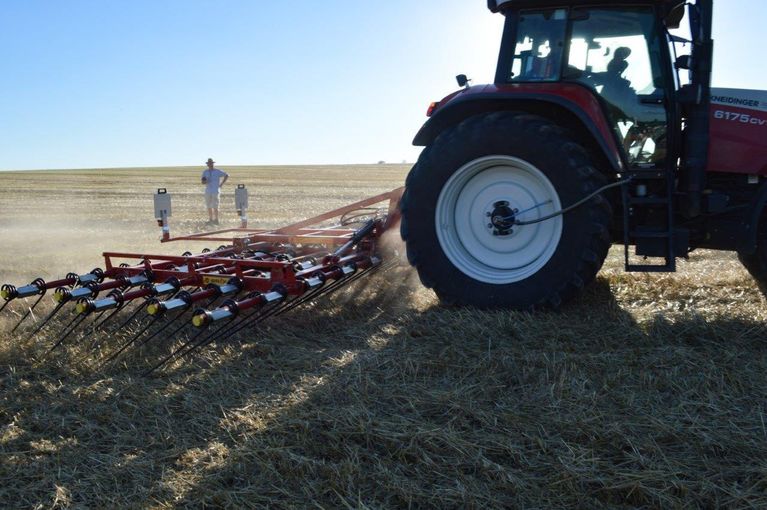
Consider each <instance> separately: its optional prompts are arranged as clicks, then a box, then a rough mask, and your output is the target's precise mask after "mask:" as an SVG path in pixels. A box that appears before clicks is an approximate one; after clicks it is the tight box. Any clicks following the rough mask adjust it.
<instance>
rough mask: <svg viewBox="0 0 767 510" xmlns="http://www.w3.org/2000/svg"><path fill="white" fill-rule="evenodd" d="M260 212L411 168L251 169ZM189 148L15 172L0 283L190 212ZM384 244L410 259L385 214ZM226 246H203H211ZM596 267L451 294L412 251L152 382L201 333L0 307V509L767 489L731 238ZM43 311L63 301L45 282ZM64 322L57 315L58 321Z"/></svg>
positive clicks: (757, 320)
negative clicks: (444, 300) (559, 279)
mask: <svg viewBox="0 0 767 510" xmlns="http://www.w3.org/2000/svg"><path fill="white" fill-rule="evenodd" d="M221 167H222V168H223V169H225V170H226V171H228V172H230V174H231V178H230V181H229V182H228V183H227V188H226V189H225V190H224V196H223V197H222V214H223V216H222V220H223V223H224V225H225V226H232V227H234V226H236V225H237V221H238V220H237V216H236V214H235V213H234V211H233V201H232V197H231V194H232V190H233V188H234V186H235V185H236V184H239V183H243V184H246V185H247V187H248V189H249V191H250V211H249V218H250V224H251V226H254V227H264V228H267V227H268V228H272V227H277V226H280V225H285V224H288V223H290V222H294V221H297V220H300V219H303V218H305V217H308V216H313V215H315V214H317V213H320V212H323V211H326V210H330V209H333V208H335V207H339V206H342V205H345V204H347V203H350V202H354V201H357V200H360V199H363V198H365V197H367V196H371V195H375V194H378V193H382V192H385V191H389V190H391V189H394V188H397V187H399V186H402V185H403V183H404V180H405V176H406V174H407V172H408V170H409V168H410V165H409V164H384V165H379V164H370V165H306V166H287V167H275V166H242V167H233V166H227V165H221ZM201 171H202V167H166V168H143V167H142V168H137V169H90V170H87V169H86V170H70V171H67V170H32V171H30V170H25V171H17V172H3V177H4V187H3V188H2V189H0V242H2V243H3V244H2V249H1V250H0V283H6V282H8V283H13V284H16V285H18V284H25V283H28V282H29V281H31V280H32V279H33V278H36V277H43V278H45V279H46V280H49V279H55V278H59V277H62V276H63V275H64V274H66V273H68V272H70V271H73V272H87V271H89V270H90V269H92V268H93V267H97V266H101V265H102V264H103V261H102V259H101V255H100V254H101V252H103V251H137V252H141V253H172V254H180V253H181V252H182V251H185V250H190V251H195V252H199V251H200V249H201V248H203V247H205V246H204V245H200V244H196V245H195V244H194V243H185V242H179V243H175V242H174V243H165V244H161V243H159V237H160V229H159V228H158V227H157V225H156V223H155V221H154V218H153V207H152V194H153V193H154V191H155V190H156V189H157V188H162V187H164V188H167V189H168V191H169V192H171V193H172V196H173V216H172V218H171V233H173V234H184V233H188V232H190V231H195V230H198V229H201V228H203V226H204V225H203V224H204V221H205V219H206V217H205V211H204V207H203V202H202V190H201V186H200V185H199V183H198V182H199V173H201ZM393 234H394V235H392V236H391V240H390V246H389V249H388V251H387V252H386V253H387V256H388V257H391V258H396V259H398V260H400V261H401V260H402V249H403V248H402V246H401V243H400V242H399V241H398V239H399V237H398V234H397V233H396V232H394V233H393ZM208 247H209V248H214V247H213V246H208ZM622 263H623V261H622V250H621V247H617V246H616V247H613V249H612V250H611V252H610V254H609V255H608V259H607V261H606V263H605V266H604V267H603V269H602V271H601V272H600V273H599V275H598V277H597V280H596V282H594V284H592V285H590V286H588V287H587V288H586V289H585V291H584V292H583V294H582V295H581V296H580V297H579V298H577V299H576V300H575V301H574V302H572V303H569V304H567V305H565V306H563V307H562V309H561V310H559V311H556V312H543V313H538V314H528V313H518V312H509V311H503V310H492V311H482V310H476V309H471V308H450V307H446V306H443V305H441V304H440V303H439V302H438V300H437V299H436V298H435V296H434V295H433V293H432V292H431V291H429V290H428V289H425V288H423V287H422V286H420V284H419V282H418V277H417V275H415V274H414V272H413V271H412V270H411V269H410V268H409V267H408V266H407V265H406V264H404V263H402V264H400V265H398V266H397V267H395V268H393V269H391V270H389V271H387V272H383V273H380V274H376V275H374V276H372V277H370V278H369V279H367V280H364V279H363V280H361V281H360V282H359V283H356V284H355V285H354V286H352V287H349V288H347V289H345V290H343V291H341V292H338V293H336V294H333V296H331V297H330V298H328V299H327V300H324V301H318V302H316V303H315V302H312V303H309V304H307V305H305V306H303V307H300V308H298V309H296V310H294V311H291V313H289V314H285V315H284V316H280V317H275V318H274V319H273V320H270V321H268V322H265V323H264V325H263V327H260V328H259V329H253V330H246V331H243V332H241V333H239V334H237V335H235V336H233V337H231V338H227V339H223V340H221V341H217V342H215V343H214V344H212V345H210V346H209V347H208V348H207V349H206V350H204V351H203V352H200V353H199V354H198V355H197V356H195V357H193V358H192V359H188V360H184V361H183V362H179V363H175V364H173V365H172V366H169V367H167V368H166V369H165V370H163V371H162V372H161V373H159V374H155V375H153V376H151V377H144V376H142V375H141V373H142V372H143V370H145V369H146V368H147V367H149V366H151V365H152V364H153V363H155V362H157V360H159V359H162V358H163V357H164V356H166V355H167V354H168V353H170V352H172V350H173V349H174V348H176V347H178V345H180V343H181V342H183V341H184V340H185V339H187V338H189V335H190V334H191V332H190V331H187V330H182V331H181V332H180V333H179V334H177V335H175V336H172V337H166V338H157V339H156V340H155V341H153V342H151V343H148V344H147V345H145V346H143V347H141V348H136V349H130V350H128V351H126V353H125V355H124V356H122V357H120V358H118V361H117V362H115V363H110V364H104V360H105V358H106V357H107V356H108V355H109V354H110V353H112V352H114V351H115V350H116V349H117V348H118V346H120V345H121V344H122V343H123V342H124V341H125V340H126V338H129V337H130V336H131V335H133V334H134V333H136V332H137V331H138V330H139V328H140V327H141V326H142V324H141V323H139V322H133V323H129V324H128V325H127V326H126V327H125V329H124V330H123V331H115V332H111V331H107V332H103V333H101V334H99V335H96V336H94V337H92V338H85V337H79V336H77V335H75V336H73V337H72V338H71V339H68V341H67V342H66V343H64V344H62V346H61V348H60V349H58V350H56V351H54V352H52V353H49V352H48V351H49V349H50V347H51V345H52V344H53V342H54V341H55V339H56V337H57V333H59V332H60V331H61V329H62V328H63V327H64V326H65V323H66V320H65V318H62V319H61V320H59V321H57V322H56V321H54V323H53V324H52V326H51V327H50V328H46V329H44V330H43V331H42V332H41V333H40V334H37V335H33V336H31V337H30V336H29V333H30V326H31V324H30V326H26V325H25V326H24V327H22V328H20V329H21V331H16V332H11V329H12V328H13V325H14V323H15V322H16V321H17V320H18V318H19V317H20V315H21V313H23V311H24V309H23V307H22V306H20V303H12V305H13V306H9V307H8V308H7V309H6V310H4V311H3V312H2V313H0V339H2V340H1V341H0V506H1V507H18V508H42V507H49V508H77V507H120V508H123V507H127V508H176V507H187V506H192V507H203V506H213V507H246V508H263V507H274V508H304V507H318V508H339V507H341V508H389V507H397V508H399V507H438V508H701V507H704V508H712V507H727V508H763V507H767V460H766V459H767V428H765V412H767V384H765V382H767V380H766V379H765V375H764V374H765V373H767V342H765V338H767V336H766V335H765V334H766V333H767V327H765V325H767V311H766V310H765V301H764V298H763V297H762V295H761V294H760V293H759V290H758V289H757V287H756V285H755V284H754V283H753V281H752V280H751V278H750V277H749V275H748V273H747V272H746V271H745V269H744V268H743V267H741V266H740V264H739V262H738V261H737V257H736V256H735V255H734V254H732V253H722V252H713V251H695V252H693V253H691V254H690V257H689V260H680V261H679V271H678V272H677V273H673V274H637V273H625V272H623V266H622ZM41 306H44V311H48V310H50V309H51V308H52V306H53V304H52V303H51V300H50V299H49V298H48V297H46V298H45V301H44V305H41ZM66 319H69V317H67V318H66Z"/></svg>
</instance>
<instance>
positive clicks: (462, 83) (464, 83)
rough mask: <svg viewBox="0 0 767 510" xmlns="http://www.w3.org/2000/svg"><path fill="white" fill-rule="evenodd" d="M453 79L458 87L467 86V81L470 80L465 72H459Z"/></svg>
mask: <svg viewBox="0 0 767 510" xmlns="http://www.w3.org/2000/svg"><path fill="white" fill-rule="evenodd" d="M455 81H457V82H458V86H459V87H466V88H469V82H470V81H471V80H470V79H469V78H467V77H466V75H465V74H459V75H458V76H456V77H455Z"/></svg>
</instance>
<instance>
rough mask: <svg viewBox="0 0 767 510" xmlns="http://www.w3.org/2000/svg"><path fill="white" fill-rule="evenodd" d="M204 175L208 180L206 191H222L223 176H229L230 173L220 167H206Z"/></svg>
mask: <svg viewBox="0 0 767 510" xmlns="http://www.w3.org/2000/svg"><path fill="white" fill-rule="evenodd" d="M202 176H203V177H205V178H206V179H207V180H208V181H207V184H206V185H205V193H218V192H220V191H221V178H222V177H229V174H228V173H226V172H224V171H223V170H219V169H218V168H206V169H205V170H204V171H203V172H202Z"/></svg>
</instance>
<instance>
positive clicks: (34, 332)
mask: <svg viewBox="0 0 767 510" xmlns="http://www.w3.org/2000/svg"><path fill="white" fill-rule="evenodd" d="M65 304H66V303H65V302H61V303H59V304H57V305H56V307H55V308H54V309H53V310H52V311H51V313H49V314H48V316H47V317H46V318H45V319H43V321H42V322H41V323H40V324H39V325H38V326H37V327H36V328H35V329H34V330H33V331H32V332H31V333H30V334H29V336H27V340H29V339H30V338H32V337H33V336H35V335H36V334H37V333H38V332H39V331H40V330H41V329H43V328H44V327H45V325H46V324H48V321H50V320H51V319H52V318H53V317H54V316H55V315H56V314H57V313H59V311H60V310H61V309H62V308H63V307H64V305H65Z"/></svg>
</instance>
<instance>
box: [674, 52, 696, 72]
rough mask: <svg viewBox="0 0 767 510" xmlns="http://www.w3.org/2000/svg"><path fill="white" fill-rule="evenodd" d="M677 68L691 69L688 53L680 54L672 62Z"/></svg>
mask: <svg viewBox="0 0 767 510" xmlns="http://www.w3.org/2000/svg"><path fill="white" fill-rule="evenodd" d="M674 67H676V68H677V69H687V70H689V69H692V57H691V56H690V55H680V56H679V57H677V59H676V61H675V62H674Z"/></svg>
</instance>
